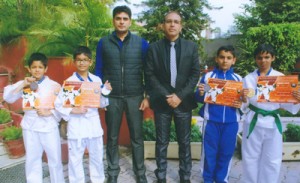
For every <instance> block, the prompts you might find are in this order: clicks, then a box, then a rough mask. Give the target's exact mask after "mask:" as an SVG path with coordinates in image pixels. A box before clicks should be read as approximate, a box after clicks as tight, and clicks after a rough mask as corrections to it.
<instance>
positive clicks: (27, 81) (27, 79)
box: [23, 77, 36, 88]
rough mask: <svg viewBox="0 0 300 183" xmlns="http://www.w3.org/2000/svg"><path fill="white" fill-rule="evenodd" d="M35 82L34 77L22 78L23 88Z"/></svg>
mask: <svg viewBox="0 0 300 183" xmlns="http://www.w3.org/2000/svg"><path fill="white" fill-rule="evenodd" d="M34 81H36V79H35V78H34V77H25V78H24V83H23V87H24V88H25V87H27V86H29V85H30V83H32V82H34Z"/></svg>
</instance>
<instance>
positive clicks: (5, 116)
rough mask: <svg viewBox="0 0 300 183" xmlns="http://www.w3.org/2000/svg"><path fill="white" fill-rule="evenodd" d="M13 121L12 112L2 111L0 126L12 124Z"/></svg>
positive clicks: (0, 111)
mask: <svg viewBox="0 0 300 183" xmlns="http://www.w3.org/2000/svg"><path fill="white" fill-rule="evenodd" d="M11 120H12V119H11V115H10V112H9V111H8V110H6V109H0V124H4V123H7V122H10V121H11Z"/></svg>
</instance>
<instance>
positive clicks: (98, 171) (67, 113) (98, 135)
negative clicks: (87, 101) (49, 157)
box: [55, 73, 108, 183]
mask: <svg viewBox="0 0 300 183" xmlns="http://www.w3.org/2000/svg"><path fill="white" fill-rule="evenodd" d="M89 77H90V78H91V80H92V81H93V82H100V83H101V84H102V81H101V79H100V78H99V77H98V76H95V75H93V74H91V73H89ZM67 80H68V81H80V79H79V78H78V77H77V76H76V73H73V75H72V76H71V77H69V78H68V79H67ZM99 87H100V86H99ZM99 102H100V101H99ZM107 104H108V99H107V98H105V97H102V96H101V104H100V106H101V107H105V106H106V105H107ZM55 107H56V109H57V110H58V111H59V112H60V113H61V115H62V117H63V118H64V119H65V120H66V121H67V122H68V129H67V136H68V148H69V165H68V168H69V181H70V183H85V176H84V169H83V164H82V160H83V154H84V150H85V148H87V149H88V152H89V170H90V178H91V181H92V182H93V183H103V182H104V180H105V175H104V166H103V129H102V127H101V122H100V116H99V113H98V109H97V108H88V111H87V113H85V114H71V111H72V108H63V92H62V91H60V93H59V95H58V97H57V99H56V101H55Z"/></svg>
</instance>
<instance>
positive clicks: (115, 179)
mask: <svg viewBox="0 0 300 183" xmlns="http://www.w3.org/2000/svg"><path fill="white" fill-rule="evenodd" d="M117 182H118V176H108V179H107V183H117Z"/></svg>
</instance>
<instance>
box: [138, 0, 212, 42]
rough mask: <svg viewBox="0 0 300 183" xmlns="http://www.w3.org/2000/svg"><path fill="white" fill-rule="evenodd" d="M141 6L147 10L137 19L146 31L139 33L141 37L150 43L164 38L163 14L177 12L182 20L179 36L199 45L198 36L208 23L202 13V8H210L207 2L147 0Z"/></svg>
mask: <svg viewBox="0 0 300 183" xmlns="http://www.w3.org/2000/svg"><path fill="white" fill-rule="evenodd" d="M143 4H144V5H145V6H147V7H148V8H147V10H145V11H143V12H142V13H141V16H140V17H139V21H141V22H143V23H144V24H145V26H144V27H145V29H146V31H144V32H141V35H142V37H144V38H145V39H147V40H148V41H149V42H150V43H151V42H154V41H157V40H159V39H162V38H163V37H164V34H163V32H162V28H161V24H162V22H163V20H164V16H165V14H166V13H167V12H169V11H178V12H179V13H180V14H181V15H182V18H183V30H182V33H181V36H182V37H183V38H186V39H189V40H193V41H195V42H197V43H198V45H201V44H200V42H201V39H202V38H201V36H200V34H201V31H202V30H204V29H205V28H206V27H207V25H208V21H209V16H208V15H207V14H206V13H204V12H203V8H204V7H206V8H208V9H211V8H212V7H211V6H210V5H209V4H208V2H207V0H187V1H180V0H148V1H144V2H143Z"/></svg>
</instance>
